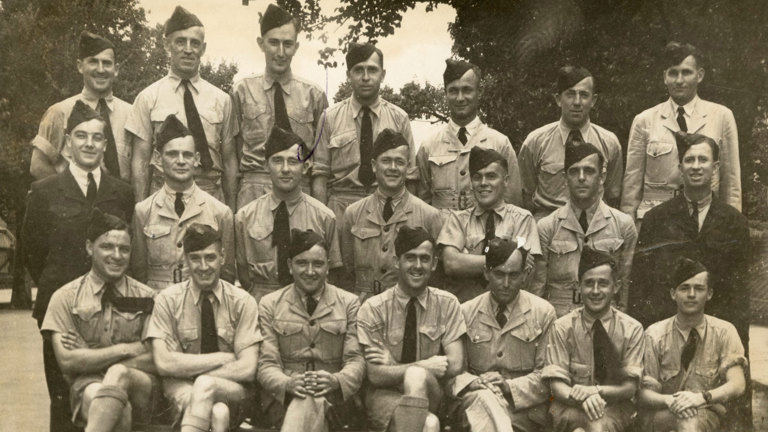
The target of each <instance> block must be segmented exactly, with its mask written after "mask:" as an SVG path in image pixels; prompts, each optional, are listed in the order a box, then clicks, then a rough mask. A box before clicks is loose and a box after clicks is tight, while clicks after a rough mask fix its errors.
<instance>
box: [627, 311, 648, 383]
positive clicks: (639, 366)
mask: <svg viewBox="0 0 768 432" xmlns="http://www.w3.org/2000/svg"><path fill="white" fill-rule="evenodd" d="M635 324H636V325H633V326H631V327H629V326H626V327H625V328H627V327H629V328H627V330H628V332H629V336H628V337H627V340H626V342H625V349H624V355H623V356H622V365H623V369H624V374H625V375H626V376H627V377H630V378H634V379H637V380H640V379H641V378H642V375H643V355H644V351H645V337H644V333H643V327H642V326H641V325H640V323H635Z"/></svg>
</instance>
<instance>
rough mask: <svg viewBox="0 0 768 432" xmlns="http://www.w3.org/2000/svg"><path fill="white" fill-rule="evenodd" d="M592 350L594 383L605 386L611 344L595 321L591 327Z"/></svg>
mask: <svg viewBox="0 0 768 432" xmlns="http://www.w3.org/2000/svg"><path fill="white" fill-rule="evenodd" d="M592 349H593V354H594V361H595V381H596V382H597V383H598V384H606V379H607V378H608V371H609V370H610V366H611V365H610V364H609V363H611V357H612V351H613V344H612V343H611V338H610V337H608V332H607V331H605V327H603V323H602V321H600V320H595V323H594V324H593V325H592Z"/></svg>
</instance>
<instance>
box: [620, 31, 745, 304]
mask: <svg viewBox="0 0 768 432" xmlns="http://www.w3.org/2000/svg"><path fill="white" fill-rule="evenodd" d="M663 61H664V84H665V85H666V86H667V91H668V92H669V100H667V101H665V102H663V103H661V104H659V105H656V106H655V107H653V108H649V109H647V110H645V111H643V112H642V113H640V114H638V115H637V116H636V117H635V120H634V121H633V122H632V129H631V130H630V133H629V143H628V144H627V172H626V173H625V174H624V191H623V193H622V196H621V210H622V211H623V212H625V213H627V214H629V215H631V216H632V217H634V218H635V219H637V220H642V219H643V217H644V215H645V213H646V212H647V211H648V210H650V209H652V208H653V207H655V206H657V205H659V204H661V203H662V202H664V201H667V200H669V199H671V198H672V197H674V196H675V192H676V191H677V190H678V189H679V188H680V186H681V185H682V184H683V178H682V176H681V175H680V173H679V172H678V170H677V164H676V162H677V160H678V156H679V155H678V154H677V148H676V145H675V133H676V132H686V133H697V134H701V135H706V136H708V137H710V138H712V139H713V140H714V141H715V143H716V144H717V146H718V149H719V152H720V160H721V161H722V163H721V164H720V171H719V172H718V175H716V176H715V177H714V178H713V180H712V190H713V191H714V192H715V194H716V195H717V197H718V198H719V199H720V200H721V201H722V202H724V203H725V204H728V205H730V206H731V207H733V208H735V209H736V210H738V211H741V166H740V165H739V134H738V131H737V130H736V120H734V118H733V113H732V112H731V110H729V109H728V108H726V107H724V106H722V105H718V104H716V103H712V102H708V101H705V100H703V99H701V98H699V95H698V87H699V84H700V83H701V81H702V80H704V67H703V64H702V56H701V53H700V52H699V51H698V50H697V49H696V48H695V47H694V46H693V45H690V44H681V43H678V42H670V43H669V44H667V47H666V48H665V50H664V60H663ZM717 291H719V290H717ZM669 315H670V314H666V315H663V316H664V317H666V316H669Z"/></svg>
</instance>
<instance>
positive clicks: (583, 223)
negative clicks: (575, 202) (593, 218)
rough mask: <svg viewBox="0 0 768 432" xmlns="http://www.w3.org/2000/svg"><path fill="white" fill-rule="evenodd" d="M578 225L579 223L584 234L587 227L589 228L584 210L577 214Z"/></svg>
mask: <svg viewBox="0 0 768 432" xmlns="http://www.w3.org/2000/svg"><path fill="white" fill-rule="evenodd" d="M579 225H581V230H582V231H584V234H586V233H587V228H589V222H587V211H586V210H582V211H581V216H579Z"/></svg>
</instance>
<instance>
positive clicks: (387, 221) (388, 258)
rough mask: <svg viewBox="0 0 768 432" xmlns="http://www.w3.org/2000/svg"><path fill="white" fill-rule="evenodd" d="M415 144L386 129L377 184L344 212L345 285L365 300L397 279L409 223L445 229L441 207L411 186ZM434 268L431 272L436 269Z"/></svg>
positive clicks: (375, 160)
mask: <svg viewBox="0 0 768 432" xmlns="http://www.w3.org/2000/svg"><path fill="white" fill-rule="evenodd" d="M410 154H411V145H410V143H409V142H408V140H407V139H406V138H405V137H404V136H403V135H401V134H400V133H398V132H395V131H393V130H391V129H384V130H383V131H381V133H380V134H379V136H378V137H377V138H376V143H375V145H374V148H373V153H372V154H371V165H372V168H373V174H374V175H375V176H376V184H377V186H376V189H375V190H374V192H373V193H372V194H371V195H369V196H368V197H366V198H364V199H362V200H360V201H358V202H356V203H354V204H352V205H350V206H349V207H347V209H346V211H345V212H344V219H343V220H344V222H343V225H342V228H341V252H342V260H343V261H344V267H345V268H346V273H345V274H346V275H347V276H348V279H351V280H348V281H346V283H345V284H344V287H345V288H347V287H349V288H347V289H351V291H352V292H354V293H357V294H359V295H360V300H361V301H364V300H365V299H367V298H368V297H370V296H371V295H374V294H379V293H381V292H382V291H384V290H385V289H387V288H389V287H391V286H392V285H395V283H396V282H397V278H398V276H397V274H398V270H397V265H396V264H395V261H396V258H395V242H396V238H397V236H398V231H399V230H400V228H401V227H403V226H404V225H406V224H408V225H409V226H411V227H419V228H424V229H425V230H426V231H427V232H428V233H429V234H430V236H432V238H434V236H436V235H437V234H439V233H440V226H441V224H442V222H441V218H440V212H439V211H437V210H436V209H435V208H433V207H431V206H430V205H429V204H427V203H425V202H424V201H422V200H420V199H419V198H417V197H416V196H415V195H412V194H411V193H410V192H409V191H408V190H407V189H406V188H405V181H406V176H407V172H408V171H409V169H410V166H411V164H410V159H409V155H410ZM430 274H431V273H430Z"/></svg>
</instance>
